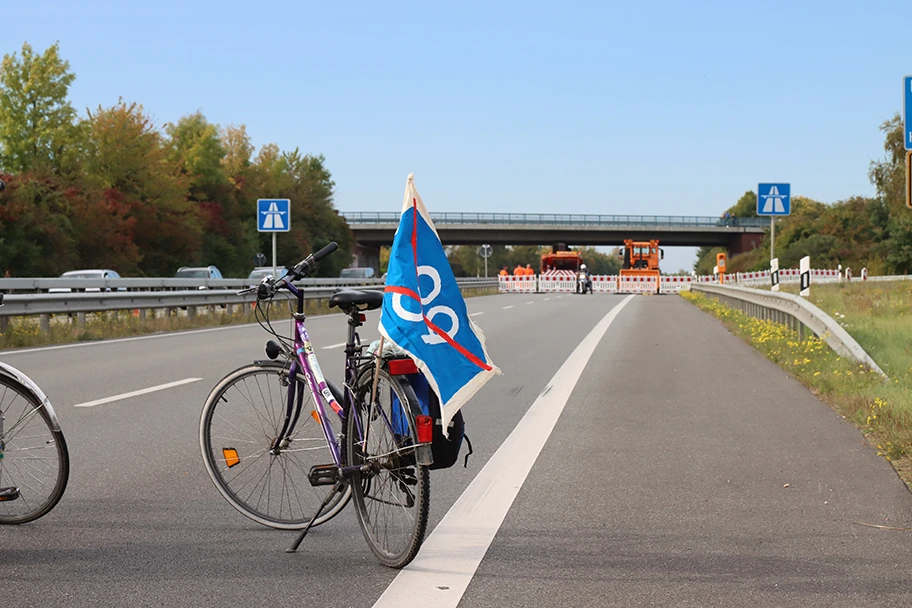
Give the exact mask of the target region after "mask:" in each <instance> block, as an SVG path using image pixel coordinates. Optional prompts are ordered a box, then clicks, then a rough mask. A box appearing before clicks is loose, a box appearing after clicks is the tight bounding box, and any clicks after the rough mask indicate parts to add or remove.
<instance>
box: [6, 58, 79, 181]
mask: <svg viewBox="0 0 912 608" xmlns="http://www.w3.org/2000/svg"><path fill="white" fill-rule="evenodd" d="M59 51H60V49H59V46H58V45H57V44H54V45H53V46H51V47H49V48H48V49H47V50H46V51H45V52H44V53H43V54H41V55H39V54H37V53H35V52H34V51H33V50H32V47H31V46H30V45H29V44H28V43H24V44H23V45H22V54H21V57H17V55H16V54H15V53H13V54H12V55H4V57H3V61H2V62H0V168H2V169H4V170H6V171H8V172H10V173H22V172H26V171H32V170H37V171H39V172H41V173H48V172H51V173H58V174H59V173H69V172H72V171H73V169H74V168H73V164H74V163H75V161H76V157H77V156H78V154H79V149H78V148H79V144H80V142H81V138H80V134H79V129H78V128H77V126H76V124H75V119H76V110H74V109H73V106H72V105H71V104H70V102H69V100H68V99H67V94H68V92H69V88H70V85H71V84H72V83H73V80H74V79H75V78H76V77H75V75H74V74H73V73H72V72H70V64H69V62H68V61H64V60H63V59H61V58H60V53H59Z"/></svg>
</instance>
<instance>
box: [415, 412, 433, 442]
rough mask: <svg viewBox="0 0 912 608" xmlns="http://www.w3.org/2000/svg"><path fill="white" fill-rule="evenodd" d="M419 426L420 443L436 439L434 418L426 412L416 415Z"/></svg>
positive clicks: (416, 422)
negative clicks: (425, 413) (426, 414)
mask: <svg viewBox="0 0 912 608" xmlns="http://www.w3.org/2000/svg"><path fill="white" fill-rule="evenodd" d="M415 424H416V425H417V426H418V443H431V442H432V441H433V440H434V419H433V418H431V417H430V416H425V415H424V414H418V415H417V416H415Z"/></svg>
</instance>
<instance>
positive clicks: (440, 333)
mask: <svg viewBox="0 0 912 608" xmlns="http://www.w3.org/2000/svg"><path fill="white" fill-rule="evenodd" d="M421 316H422V317H423V318H424V324H425V325H427V326H428V327H429V328H431V331H433V332H434V333H435V334H437V335H438V336H440V337H441V338H443V339H444V340H445V341H446V343H447V344H449V345H450V346H452V347H453V348H455V349H456V350H457V351H459V354H461V355H462V356H463V357H465V358H466V359H468V360H469V361H471V362H472V363H474V364H475V365H477V366H478V367H480V368H481V369H483V370H485V371H486V372H489V371H491V366H490V365H488V364H487V363H485V362H484V361H482V360H481V359H479V358H478V357H476V356H475V355H473V354H472V353H470V352H469V351H468V350H466V348H465V347H464V346H463V345H462V344H459V343H458V342H457V341H456V340H454V339H453V338H451V337H450V334H448V333H446V332H445V331H443V330H442V329H440V328H439V327H437V326H436V325H434V324H433V323H431V320H430V319H428V318H427V317H425V316H424V314H422V315H421Z"/></svg>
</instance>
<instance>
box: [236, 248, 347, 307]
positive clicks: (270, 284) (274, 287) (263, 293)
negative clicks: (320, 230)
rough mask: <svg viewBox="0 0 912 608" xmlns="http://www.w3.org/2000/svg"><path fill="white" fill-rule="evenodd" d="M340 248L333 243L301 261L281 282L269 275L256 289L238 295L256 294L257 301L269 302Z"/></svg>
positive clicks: (244, 290) (240, 292) (242, 291)
mask: <svg viewBox="0 0 912 608" xmlns="http://www.w3.org/2000/svg"><path fill="white" fill-rule="evenodd" d="M338 248H339V245H338V244H337V243H336V242H335V241H333V242H332V243H330V244H329V245H327V246H326V247H324V248H323V249H321V250H320V251H318V252H316V253H312V254H310V255H309V256H307V257H306V258H304V259H303V260H301V261H300V262H298V264H297V265H296V266H295V267H294V268H292V269H291V270H289V271H288V274H286V275H285V277H284V278H282V279H281V280H279V281H276V280H275V278H274V277H273V276H271V275H267V276H265V277H263V280H262V281H260V284H259V285H257V286H256V287H250V288H248V289H242V290H241V291H239V292H237V295H239V296H240V295H246V294H248V293H253V292H256V294H257V300H268V299H269V298H271V297H273V296H274V295H275V294H276V292H277V291H278V290H279V289H281V288H282V287H284V286H285V285H287V284H289V283H291V282H292V281H296V280H298V279H301V278H303V277H304V276H306V275H307V274H308V273H310V272H311V271H312V270H313V269H314V267H315V266H316V264H317V262H319V261H320V260H322V259H323V258H325V257H326V256H328V255H329V254H331V253H332V252H334V251H335V250H337V249H338Z"/></svg>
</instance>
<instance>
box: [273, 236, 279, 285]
mask: <svg viewBox="0 0 912 608" xmlns="http://www.w3.org/2000/svg"><path fill="white" fill-rule="evenodd" d="M272 276H273V278H276V279H277V278H278V277H277V276H276V233H275V232H273V233H272Z"/></svg>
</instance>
